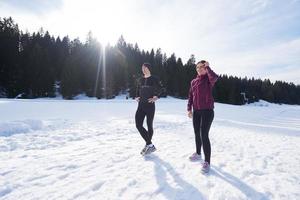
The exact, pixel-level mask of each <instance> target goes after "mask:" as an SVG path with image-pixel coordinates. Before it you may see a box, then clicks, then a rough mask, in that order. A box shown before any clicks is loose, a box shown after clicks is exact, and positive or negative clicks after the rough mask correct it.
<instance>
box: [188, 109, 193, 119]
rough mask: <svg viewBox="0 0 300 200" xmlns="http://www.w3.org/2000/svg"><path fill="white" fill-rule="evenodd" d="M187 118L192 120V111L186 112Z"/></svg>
mask: <svg viewBox="0 0 300 200" xmlns="http://www.w3.org/2000/svg"><path fill="white" fill-rule="evenodd" d="M188 117H189V118H193V113H192V111H191V110H190V111H188Z"/></svg>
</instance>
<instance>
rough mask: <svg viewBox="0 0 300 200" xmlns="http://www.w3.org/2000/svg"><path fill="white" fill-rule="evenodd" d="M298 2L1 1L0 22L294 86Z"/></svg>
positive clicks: (299, 42) (298, 63) (299, 61)
mask: <svg viewBox="0 0 300 200" xmlns="http://www.w3.org/2000/svg"><path fill="white" fill-rule="evenodd" d="M299 10H300V0H285V1H282V0H272V1H271V0H211V1H207V0H206V1H204V0H173V1H168V0H151V1H147V0H123V1H122V0H110V1H103V0H98V1H97V0H85V1H80V0H43V1H40V0H0V13H1V14H0V17H7V16H12V17H13V19H14V20H15V21H16V22H18V24H19V26H20V28H21V29H22V30H28V31H30V32H33V31H37V30H38V29H39V28H40V27H43V28H44V29H45V30H49V31H50V33H51V34H53V35H55V36H58V35H61V36H64V35H69V36H70V37H71V38H75V37H79V38H80V39H81V40H82V41H85V38H86V35H87V33H88V31H89V30H91V31H92V32H93V34H94V36H95V37H97V38H98V40H99V41H101V42H102V43H107V42H110V43H111V44H114V43H115V42H116V41H117V39H118V38H119V36H120V35H121V34H123V35H124V37H125V40H126V41H128V42H131V43H135V42H137V43H138V44H139V46H140V48H142V49H146V50H150V49H151V48H158V47H160V48H162V51H163V52H166V53H167V54H168V55H170V54H171V53H173V52H175V53H176V55H177V56H179V57H181V58H182V59H183V61H184V62H186V61H187V59H188V58H189V57H190V55H191V54H194V55H195V56H196V59H197V60H200V59H207V60H209V61H210V63H211V66H212V68H213V69H214V70H215V71H216V72H217V73H219V74H229V75H235V76H241V77H244V76H247V77H252V76H254V77H256V78H263V79H264V78H269V79H271V80H272V81H274V80H284V81H287V82H294V83H296V84H300V11H299Z"/></svg>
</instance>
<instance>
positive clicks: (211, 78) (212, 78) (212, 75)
mask: <svg viewBox="0 0 300 200" xmlns="http://www.w3.org/2000/svg"><path fill="white" fill-rule="evenodd" d="M205 66H206V72H207V76H208V80H209V83H210V85H211V86H214V85H215V83H216V82H217V80H218V77H219V76H218V75H217V74H216V73H215V72H214V71H213V70H211V69H210V67H209V63H208V62H206V63H205Z"/></svg>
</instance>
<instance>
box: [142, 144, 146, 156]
mask: <svg viewBox="0 0 300 200" xmlns="http://www.w3.org/2000/svg"><path fill="white" fill-rule="evenodd" d="M146 150H147V145H145V146H144V148H143V149H142V151H141V154H142V155H144V154H145V152H146Z"/></svg>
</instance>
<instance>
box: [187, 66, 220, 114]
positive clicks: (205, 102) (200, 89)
mask: <svg viewBox="0 0 300 200" xmlns="http://www.w3.org/2000/svg"><path fill="white" fill-rule="evenodd" d="M217 79H218V75H217V74H216V73H215V72H213V71H212V70H211V69H210V67H207V74H205V75H197V77H196V78H195V79H193V80H192V81H191V87H190V91H189V101H188V105H187V110H188V111H191V110H192V107H193V110H202V109H213V108H214V98H213V96H212V88H213V86H214V84H215V82H216V81H217Z"/></svg>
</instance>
